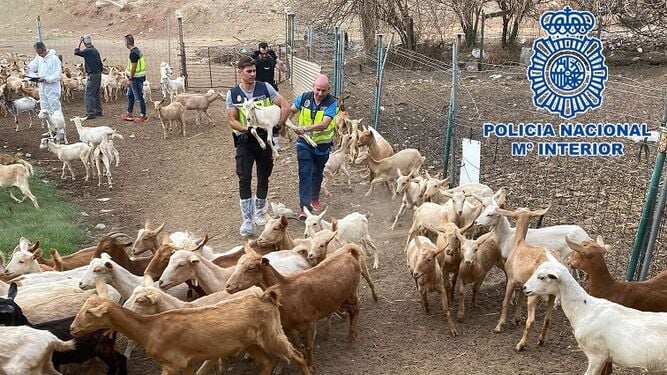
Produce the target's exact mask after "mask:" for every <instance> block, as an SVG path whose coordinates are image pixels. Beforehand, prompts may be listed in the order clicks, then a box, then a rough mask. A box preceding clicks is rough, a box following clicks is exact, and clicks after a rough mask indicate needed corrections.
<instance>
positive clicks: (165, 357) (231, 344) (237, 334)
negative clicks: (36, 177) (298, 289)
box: [70, 282, 310, 375]
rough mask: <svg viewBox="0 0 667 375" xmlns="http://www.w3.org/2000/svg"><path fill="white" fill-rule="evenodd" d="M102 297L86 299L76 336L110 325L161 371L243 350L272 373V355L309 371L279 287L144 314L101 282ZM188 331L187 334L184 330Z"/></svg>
mask: <svg viewBox="0 0 667 375" xmlns="http://www.w3.org/2000/svg"><path fill="white" fill-rule="evenodd" d="M97 292H98V294H99V296H93V297H90V298H88V300H87V301H86V303H85V304H84V305H83V307H81V310H80V311H79V313H78V314H77V316H76V318H75V319H74V322H72V326H71V329H70V330H71V332H72V335H73V336H75V337H77V336H80V335H82V334H85V333H89V332H93V331H95V330H98V329H100V328H109V329H113V330H116V331H119V332H121V333H123V334H124V335H126V336H127V337H128V338H129V339H130V340H132V341H134V342H136V343H137V344H139V345H140V346H141V347H142V348H144V350H145V351H146V353H147V354H148V355H149V356H150V357H151V358H153V359H154V360H155V361H156V362H158V363H159V364H160V365H161V367H162V375H176V374H178V373H179V372H180V371H181V370H182V371H183V372H184V373H185V374H186V375H190V374H193V371H192V369H191V366H192V365H193V364H194V363H195V362H197V361H203V360H210V359H217V358H220V357H227V356H230V355H233V354H236V353H238V352H240V351H242V350H245V351H247V352H248V354H250V356H251V357H253V358H254V359H255V360H257V361H258V362H259V363H260V364H261V366H262V370H261V374H263V375H269V374H271V370H272V368H273V358H275V357H278V358H280V359H282V360H285V361H288V362H289V361H294V362H295V363H297V364H298V366H299V367H300V368H301V373H302V374H307V375H308V374H310V371H309V369H308V367H306V364H305V362H304V360H303V356H302V355H301V353H299V352H298V351H297V350H295V349H294V347H293V346H292V345H291V344H290V343H289V341H288V340H287V337H286V336H285V333H284V332H283V330H282V328H281V326H280V313H279V311H278V306H279V305H280V292H279V291H277V290H276V289H275V288H271V289H268V290H267V291H266V292H264V294H263V295H262V296H261V297H257V296H255V295H248V296H245V297H241V298H236V299H231V300H228V301H226V302H223V303H221V304H218V305H215V306H209V307H198V308H189V309H178V310H171V311H166V312H163V313H160V314H156V315H141V314H137V313H135V312H133V311H131V310H128V309H125V308H123V307H121V306H119V305H117V304H116V303H115V302H113V301H111V300H110V299H109V298H108V297H107V286H106V284H104V283H103V282H98V283H97ZM184 332H187V334H183V333H184Z"/></svg>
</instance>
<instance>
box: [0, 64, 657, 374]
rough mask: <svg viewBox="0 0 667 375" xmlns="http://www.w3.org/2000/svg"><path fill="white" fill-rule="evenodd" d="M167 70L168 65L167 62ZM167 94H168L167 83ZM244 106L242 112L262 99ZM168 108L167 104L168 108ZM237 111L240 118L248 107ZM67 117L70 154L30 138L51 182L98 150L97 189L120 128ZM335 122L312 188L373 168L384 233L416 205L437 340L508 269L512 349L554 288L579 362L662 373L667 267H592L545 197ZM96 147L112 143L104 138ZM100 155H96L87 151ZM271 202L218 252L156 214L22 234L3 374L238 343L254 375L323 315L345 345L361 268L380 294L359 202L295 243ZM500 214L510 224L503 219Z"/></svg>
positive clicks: (3, 304) (6, 304) (309, 342)
mask: <svg viewBox="0 0 667 375" xmlns="http://www.w3.org/2000/svg"><path fill="white" fill-rule="evenodd" d="M163 68H164V71H163V74H164V75H165V76H166V75H168V70H167V66H163ZM168 79H169V78H168ZM169 90H172V89H169ZM172 93H173V94H177V93H176V92H173V91H168V92H166V93H164V95H165V96H166V95H167V94H170V95H171V94H172ZM180 95H182V94H178V95H173V96H172V103H171V104H169V105H168V106H164V107H162V106H161V104H162V102H155V106H156V110H157V111H158V114H159V116H160V118H161V120H162V122H163V130H164V136H165V137H166V129H165V125H164V122H165V121H171V120H176V121H178V119H177V117H178V118H180V119H181V125H182V113H183V111H184V110H185V109H186V108H187V109H190V108H191V107H190V106H189V105H188V104H187V103H189V100H190V99H192V98H193V97H194V95H192V96H189V97H188V96H185V97H184V98H186V99H187V100H186V104H183V103H181V102H180V101H179V99H178V98H179V96H180ZM207 95H208V96H207ZM204 96H205V97H206V99H205V100H206V103H207V104H206V105H205V106H204V107H202V109H201V112H203V113H206V108H208V103H210V102H212V100H214V99H215V98H216V97H217V96H219V94H218V93H215V92H209V93H207V94H206V95H204ZM193 100H194V99H193ZM244 106H247V109H246V110H247V111H248V112H250V111H257V112H262V111H264V110H265V109H259V108H254V107H253V106H251V105H250V104H248V103H245V104H244ZM195 107H196V105H194V104H193V105H192V108H195ZM251 107H252V108H251ZM197 108H199V107H197ZM172 109H173V110H174V111H175V112H180V114H178V115H177V116H176V117H173V116H171V115H170V114H169V113H170V111H171V110H172ZM268 110H269V111H270V109H268ZM207 115H208V114H207ZM198 117H199V116H198ZM269 117H271V116H269ZM249 118H250V121H253V120H252V119H253V118H254V116H249ZM267 119H268V117H266V116H264V115H262V114H261V113H258V114H257V118H255V121H257V124H251V125H257V126H261V125H264V124H263V121H264V120H266V121H270V122H274V120H271V119H268V120H267ZM71 120H72V122H74V123H75V124H76V127H77V131H78V133H79V137H80V139H81V142H80V143H81V144H82V145H83V146H86V147H83V146H81V147H78V146H77V147H78V148H76V149H75V148H74V147H73V146H75V145H77V144H73V145H67V146H65V145H58V144H55V143H53V142H51V141H50V140H48V139H45V140H43V141H42V147H43V148H48V149H49V150H50V151H52V152H53V153H55V154H56V155H57V156H58V158H59V159H60V160H62V161H63V170H62V174H61V177H63V178H64V176H65V167H66V166H67V167H68V168H69V170H70V173H71V174H72V178H74V175H73V173H72V170H71V166H70V165H69V161H71V160H76V159H80V160H81V161H82V162H83V164H84V165H85V166H86V170H87V173H86V174H87V176H86V177H87V178H88V162H89V161H90V160H91V159H92V160H97V165H98V168H97V169H98V176H99V175H100V168H99V160H100V159H101V160H102V161H103V163H104V165H105V167H106V168H107V172H109V173H108V176H109V180H108V182H109V186H110V187H111V179H110V167H111V164H112V163H113V161H115V162H116V163H117V162H118V160H119V159H118V155H117V151H115V148H114V147H113V141H112V139H113V138H114V137H116V138H121V139H122V136H120V135H119V134H117V133H116V132H115V130H113V129H111V128H108V127H95V128H87V127H84V126H82V121H84V119H82V118H78V117H74V118H72V119H71ZM209 120H210V117H209ZM335 121H336V130H337V141H336V144H337V145H338V148H337V150H336V151H335V152H333V153H332V155H331V156H330V158H329V162H328V163H327V165H326V167H325V180H324V182H323V192H324V193H325V194H329V192H328V190H327V184H328V183H330V181H331V180H332V179H333V178H334V175H335V174H336V173H337V172H338V171H342V173H345V174H346V175H347V180H348V182H347V183H348V185H349V184H350V179H351V177H350V174H349V172H348V170H347V167H346V165H347V164H348V163H351V164H359V163H363V162H364V161H365V163H366V165H367V167H368V170H369V174H370V188H369V190H368V192H367V193H366V195H370V194H372V193H373V189H374V186H375V185H376V184H377V183H384V184H385V185H386V186H387V188H388V189H389V191H390V192H391V194H392V197H395V196H396V195H397V194H402V201H401V206H400V208H399V210H398V212H397V214H396V217H395V219H394V221H393V223H392V225H391V228H390V229H391V230H394V229H395V227H396V225H397V223H398V221H399V220H400V219H401V216H402V214H403V212H404V211H405V209H406V208H411V209H413V210H414V214H413V218H412V224H411V226H410V229H409V231H408V236H407V239H406V243H405V256H406V264H407V267H408V268H409V271H410V272H409V274H410V277H411V278H413V279H414V281H415V284H416V286H417V290H418V293H419V295H420V300H421V306H422V308H423V310H424V311H426V312H429V303H428V292H437V293H439V297H440V301H441V305H442V309H443V313H444V316H445V319H446V322H447V327H448V331H449V333H450V334H451V335H454V336H455V335H457V334H458V332H457V328H456V323H455V319H454V318H453V315H452V314H450V304H451V303H452V302H454V299H456V301H455V302H456V304H457V305H458V311H457V313H456V318H457V319H456V320H457V321H458V322H462V321H463V320H464V318H465V302H464V300H465V298H464V297H465V294H466V289H467V288H466V287H467V286H468V285H469V284H472V304H473V305H475V304H476V302H477V293H478V291H479V290H480V287H481V285H482V283H483V281H484V279H485V277H486V275H487V274H488V272H489V271H490V270H491V269H492V268H493V267H494V266H495V267H498V268H499V269H500V270H502V271H503V272H504V274H505V275H506V288H505V293H504V299H503V301H502V309H501V314H500V319H499V321H498V324H497V326H496V327H495V331H496V332H500V331H502V330H503V328H504V325H505V324H506V320H507V315H508V308H509V305H510V300H511V299H512V298H513V296H514V298H515V299H516V312H515V315H514V320H515V321H516V322H519V321H520V320H521V310H522V305H523V304H524V303H526V301H527V309H528V315H527V321H526V325H525V328H524V332H523V336H522V338H521V340H520V341H519V342H518V343H517V344H516V347H515V348H516V349H517V350H522V349H524V348H525V347H526V345H527V343H528V337H529V334H530V332H531V330H532V327H533V325H534V323H535V312H536V308H537V305H538V303H539V301H540V300H541V299H544V300H546V301H547V308H546V317H545V320H544V323H543V326H542V329H541V331H540V334H539V343H540V344H544V342H545V340H546V333H547V329H548V326H549V321H550V318H551V313H552V311H553V306H554V304H555V301H556V300H559V301H560V306H561V307H562V309H563V311H564V312H565V315H566V316H567V318H568V320H569V321H570V323H571V325H572V328H573V330H574V335H575V338H576V340H577V342H578V343H579V345H580V347H581V348H582V349H583V351H584V353H585V354H586V356H587V357H588V361H589V363H588V369H587V371H586V374H589V375H592V374H602V373H605V374H606V373H610V371H611V365H612V363H615V364H617V365H618V366H622V367H631V368H643V369H645V370H648V371H653V372H657V371H667V314H666V313H665V312H667V271H663V272H662V273H660V274H659V275H657V276H656V277H654V278H653V279H651V280H649V281H646V282H637V283H626V282H620V281H615V280H614V279H613V277H612V276H611V275H610V273H609V271H608V269H607V267H606V265H605V260H604V254H605V250H606V245H605V244H604V243H603V241H602V239H601V238H599V237H598V239H597V241H593V240H591V237H590V236H589V235H588V233H586V231H584V230H583V229H582V228H581V227H579V226H577V225H556V226H551V227H545V228H538V229H529V228H528V224H529V221H530V219H531V218H533V217H536V216H541V215H544V214H545V213H546V212H547V210H548V208H547V209H542V210H529V209H526V208H519V209H517V210H514V211H509V210H506V209H505V200H506V196H505V191H504V189H499V190H498V191H496V192H494V191H493V190H492V189H491V188H490V187H488V186H486V185H483V184H478V183H474V184H466V185H463V186H458V187H455V188H451V189H450V187H449V184H448V181H447V179H444V180H442V179H438V178H436V177H431V176H430V175H428V173H426V175H425V176H422V175H421V174H420V169H421V166H422V164H423V162H424V160H425V158H424V157H423V156H421V154H420V152H419V151H418V150H416V149H404V150H400V151H398V152H394V150H393V148H392V146H391V145H390V144H389V142H387V141H386V140H385V139H384V138H383V137H382V135H380V134H379V133H378V132H377V131H376V130H375V129H368V128H365V127H363V125H361V120H354V119H351V118H350V116H349V114H348V112H347V111H346V110H345V107H344V100H341V111H340V113H339V114H338V115H337V117H336V119H335ZM271 126H273V125H271ZM182 130H183V133H184V129H182ZM270 133H271V132H269V134H270ZM105 143H106V144H108V145H110V146H109V147H104V146H102V145H103V144H105ZM268 143H269V146H271V145H272V142H268ZM93 144H94V145H96V146H92V145H93ZM98 149H99V150H100V151H95V150H98ZM274 152H275V151H274ZM96 153H97V154H98V155H99V156H98V157H96V158H94V157H93V156H91V154H96ZM274 155H275V154H274ZM10 159H11V158H10ZM0 164H10V165H8V166H1V168H3V169H0V185H2V186H7V185H9V186H11V185H12V184H7V183H6V182H5V181H9V180H8V178H9V177H7V176H9V175H10V173H9V172H6V171H7V170H8V169H6V168H9V167H12V168H14V169H16V170H23V169H25V170H26V172H25V173H23V174H20V173H19V172H11V173H14V174H16V175H17V176H19V177H15V179H16V181H19V182H17V183H15V184H14V185H15V186H19V188H21V190H22V191H23V192H24V194H25V195H26V196H28V197H30V198H31V199H32V200H33V203H34V205H35V206H36V207H37V202H36V200H35V199H34V196H32V194H30V193H29V190H27V192H26V191H25V190H24V187H25V186H27V176H29V175H30V174H32V167H30V165H29V164H27V163H25V162H24V161H22V160H15V159H12V160H4V161H3V163H0ZM99 178H100V179H101V177H99ZM21 181H23V182H21ZM100 183H101V182H100ZM12 197H13V195H12ZM15 199H16V198H15ZM24 199H25V197H24ZM273 207H274V208H273V210H272V211H273V215H268V214H267V224H266V226H265V227H264V229H263V231H262V233H261V234H260V235H259V237H258V238H257V239H255V240H252V241H249V242H247V243H245V244H243V245H240V246H237V247H234V248H232V249H229V250H226V251H216V250H215V249H213V248H212V247H210V246H209V245H207V241H208V237H207V236H205V237H204V238H197V237H196V236H194V235H193V234H192V233H190V232H188V231H185V232H173V233H170V234H167V233H165V231H164V224H163V225H161V226H159V227H157V228H152V227H151V226H150V223H148V222H146V223H145V225H144V228H143V229H141V230H140V231H139V233H138V235H137V237H136V238H131V237H129V236H128V235H126V234H123V233H117V232H116V233H110V234H108V235H105V236H102V237H101V238H100V239H99V242H98V244H97V245H96V246H93V247H89V248H85V249H82V250H79V251H77V252H75V253H73V254H71V255H67V256H61V255H60V254H59V253H58V251H57V250H55V249H52V250H51V251H50V253H51V258H50V259H45V258H44V257H43V256H42V252H41V249H40V248H39V241H38V240H37V239H33V240H34V242H31V241H30V240H28V239H26V238H23V237H22V238H21V239H20V240H19V243H18V245H17V246H16V248H15V249H14V250H13V252H12V255H11V259H10V260H9V262H8V263H6V266H5V262H4V260H3V261H2V268H4V273H3V274H2V275H1V276H0V279H1V280H2V281H1V282H0V295H5V296H6V298H1V299H0V323H1V324H3V325H4V326H0V337H2V340H0V353H2V355H0V372H2V373H6V374H12V375H13V374H20V375H24V374H59V372H58V370H56V369H59V368H60V365H62V364H66V363H81V362H86V361H89V360H91V359H93V358H98V359H100V360H102V361H104V362H105V363H106V364H107V366H108V373H109V374H114V373H116V371H119V372H120V373H121V374H126V373H127V366H126V361H127V358H128V357H129V356H130V355H131V353H132V351H133V348H134V347H135V345H139V346H141V347H142V348H143V349H144V351H145V352H146V353H147V354H148V355H149V356H150V357H151V358H152V359H154V360H155V361H156V362H158V363H159V364H160V365H161V366H162V373H163V374H177V373H179V372H180V371H183V372H184V373H186V374H193V373H194V371H193V368H194V366H195V365H200V366H201V367H200V368H199V370H198V371H197V373H198V374H203V373H210V372H215V373H218V371H219V368H220V364H219V361H221V360H222V359H223V358H225V357H229V356H233V355H237V354H240V353H243V352H245V353H247V354H248V355H249V356H250V357H252V358H253V359H254V360H255V361H256V363H257V364H258V365H259V366H260V367H261V373H262V374H270V373H272V372H279V371H280V369H281V368H283V367H284V366H285V365H290V364H291V365H296V366H298V368H299V369H300V372H301V373H303V374H310V373H312V371H313V369H314V362H315V360H314V353H313V348H314V342H315V336H316V323H317V322H318V320H321V319H324V320H326V324H325V330H324V332H323V334H324V335H327V334H328V332H329V329H330V326H331V317H332V315H333V314H339V315H344V316H348V317H349V320H350V322H349V332H348V338H349V339H350V340H355V338H356V337H357V322H358V320H359V318H360V307H359V301H360V299H359V295H358V293H359V291H358V289H359V283H360V281H361V278H362V277H363V278H364V280H365V282H366V283H367V284H368V287H369V288H368V289H369V292H370V293H371V294H372V297H373V299H374V301H376V302H377V301H378V299H379V298H378V292H377V291H376V288H375V285H374V284H373V280H372V278H371V275H370V272H369V269H368V265H367V260H366V257H367V256H370V255H372V256H373V263H372V267H371V268H372V269H377V268H379V265H380V259H379V258H380V255H381V254H380V252H381V249H380V248H379V247H378V246H377V245H376V244H375V242H374V241H373V239H372V237H371V235H370V229H369V223H368V218H367V216H366V215H364V214H360V213H357V212H354V213H350V214H349V215H347V216H345V217H343V218H342V219H340V220H332V221H331V222H329V221H326V220H325V219H324V216H325V214H326V211H325V212H321V213H311V212H309V211H308V210H305V213H306V215H307V218H306V220H305V223H304V224H305V230H304V238H292V236H291V235H290V233H289V232H288V230H287V229H288V219H287V217H286V216H285V215H283V214H281V212H280V210H279V209H278V208H279V207H278V206H276V205H273ZM509 218H514V219H515V220H516V227H512V226H511V225H510V221H509ZM0 254H1V253H0ZM576 270H581V271H583V272H585V273H586V279H587V284H588V292H587V291H585V290H584V289H583V288H582V287H581V286H580V284H579V283H578V281H577V280H576V278H575V277H574V276H573V275H576V274H577V273H576V272H575V271H576ZM457 284H458V293H455V292H456V291H457V289H456V285H457ZM518 288H522V289H518ZM517 290H518V292H517ZM515 292H517V293H515ZM589 293H590V294H589ZM195 295H196V296H197V297H198V298H194V296H195ZM455 297H458V298H455ZM121 304H122V306H121ZM118 332H120V333H121V334H122V335H124V336H125V337H127V339H128V347H127V349H126V350H125V352H124V354H121V353H119V352H117V351H116V349H115V340H116V336H117V333H118ZM297 333H302V334H303V335H304V340H303V350H296V349H295V346H294V344H296V343H297V341H298V338H297V337H296V334H297ZM628 343H632V344H631V345H629V344H628ZM54 366H55V367H54Z"/></svg>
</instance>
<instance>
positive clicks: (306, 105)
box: [303, 99, 310, 107]
mask: <svg viewBox="0 0 667 375" xmlns="http://www.w3.org/2000/svg"><path fill="white" fill-rule="evenodd" d="M303 106H304V107H310V100H309V99H306V100H305V101H304V102H303Z"/></svg>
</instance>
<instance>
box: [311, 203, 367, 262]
mask: <svg viewBox="0 0 667 375" xmlns="http://www.w3.org/2000/svg"><path fill="white" fill-rule="evenodd" d="M303 210H304V212H305V214H306V220H305V222H304V225H305V227H306V228H305V229H304V231H303V235H304V237H307V236H313V235H315V233H316V232H317V231H319V230H322V229H327V230H331V229H332V224H331V223H330V222H328V221H326V220H324V219H323V218H324V214H326V212H327V209H324V211H322V213H321V214H319V215H313V214H311V213H310V211H309V210H308V208H306V207H304V209H303ZM337 224H338V231H337V232H338V234H337V235H336V240H338V242H339V243H340V244H341V245H345V244H348V243H359V244H361V245H362V246H363V247H364V249H365V250H366V251H367V252H369V249H372V252H373V269H377V268H378V267H379V260H378V255H379V252H380V251H379V250H378V248H377V246H376V245H375V242H374V241H373V238H371V235H370V232H369V230H368V217H367V216H366V215H364V214H360V213H358V212H352V213H351V214H348V215H347V216H345V217H344V218H342V219H340V220H338V223H337Z"/></svg>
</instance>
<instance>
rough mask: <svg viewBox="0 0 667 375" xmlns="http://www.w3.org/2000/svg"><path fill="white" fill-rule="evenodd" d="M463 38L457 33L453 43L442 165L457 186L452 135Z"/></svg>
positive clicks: (453, 184) (450, 182)
mask: <svg viewBox="0 0 667 375" xmlns="http://www.w3.org/2000/svg"><path fill="white" fill-rule="evenodd" d="M460 39H461V34H456V40H454V43H453V44H452V93H451V96H450V99H449V109H448V111H447V134H446V136H445V154H444V157H445V160H444V163H443V165H442V169H443V174H444V176H445V177H447V176H450V179H449V185H450V186H456V185H457V184H456V181H455V180H454V178H455V173H456V171H455V168H454V154H455V152H456V147H451V145H452V143H453V140H452V136H453V135H454V128H455V126H456V94H457V92H458V81H459V62H458V59H459V58H458V48H459V47H458V45H459V41H460ZM450 150H451V154H452V159H451V174H449V173H447V170H448V168H450V164H449V161H450V159H449V154H450Z"/></svg>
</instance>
